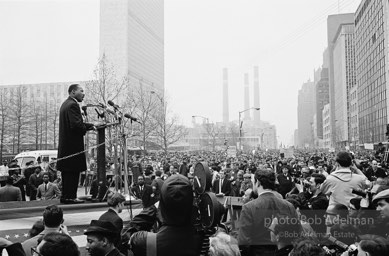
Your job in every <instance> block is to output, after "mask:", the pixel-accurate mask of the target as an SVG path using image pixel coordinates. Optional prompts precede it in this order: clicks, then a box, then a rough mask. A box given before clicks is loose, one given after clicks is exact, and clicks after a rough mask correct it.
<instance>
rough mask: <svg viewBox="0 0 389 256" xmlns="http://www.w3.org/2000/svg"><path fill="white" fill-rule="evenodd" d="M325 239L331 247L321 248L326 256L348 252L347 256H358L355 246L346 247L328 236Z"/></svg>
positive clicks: (335, 255)
mask: <svg viewBox="0 0 389 256" xmlns="http://www.w3.org/2000/svg"><path fill="white" fill-rule="evenodd" d="M327 239H328V241H330V242H331V244H332V246H329V245H327V246H322V248H323V250H324V251H325V252H326V255H328V256H337V255H341V254H343V253H344V252H346V251H347V252H348V255H349V256H357V255H358V247H357V246H356V245H355V244H352V245H350V246H348V245H347V244H345V243H343V242H341V241H339V240H338V239H336V238H335V237H333V236H331V235H330V236H328V237H327Z"/></svg>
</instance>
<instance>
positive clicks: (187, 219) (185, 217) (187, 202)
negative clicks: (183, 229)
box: [159, 174, 193, 226]
mask: <svg viewBox="0 0 389 256" xmlns="http://www.w3.org/2000/svg"><path fill="white" fill-rule="evenodd" d="M159 205H160V209H161V215H162V222H163V223H164V224H166V225H173V226H183V225H188V224H190V223H191V214H192V209H193V189H192V184H191V183H190V181H189V179H188V178H187V177H185V176H183V175H181V174H176V175H172V176H170V177H169V178H168V179H167V180H165V182H164V183H163V185H162V188H161V199H160V204H159Z"/></svg>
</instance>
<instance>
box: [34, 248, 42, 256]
mask: <svg viewBox="0 0 389 256" xmlns="http://www.w3.org/2000/svg"><path fill="white" fill-rule="evenodd" d="M31 255H38V256H43V255H42V254H40V253H39V252H38V251H37V250H36V247H31Z"/></svg>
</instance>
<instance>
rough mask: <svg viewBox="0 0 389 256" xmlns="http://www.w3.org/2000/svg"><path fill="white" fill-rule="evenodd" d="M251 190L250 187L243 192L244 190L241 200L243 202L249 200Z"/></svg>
mask: <svg viewBox="0 0 389 256" xmlns="http://www.w3.org/2000/svg"><path fill="white" fill-rule="evenodd" d="M252 191H253V190H252V189H251V188H249V189H247V190H246V191H245V192H244V195H243V196H242V200H243V203H244V204H245V203H248V202H249V201H250V200H251V192H252Z"/></svg>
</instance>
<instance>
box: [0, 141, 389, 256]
mask: <svg viewBox="0 0 389 256" xmlns="http://www.w3.org/2000/svg"><path fill="white" fill-rule="evenodd" d="M199 162H202V163H204V166H208V167H209V170H210V172H211V179H212V181H211V188H210V190H211V191H212V192H213V193H215V194H216V195H217V196H218V197H228V196H232V197H240V198H242V202H243V205H242V206H241V207H234V212H235V213H236V214H237V216H238V219H237V223H238V225H237V226H236V227H235V228H234V229H232V228H231V222H232V221H231V217H232V216H230V213H227V211H223V213H224V214H223V217H222V218H221V223H219V225H216V226H215V227H213V228H212V230H211V231H212V232H211V234H207V232H204V229H199V228H198V226H196V225H194V220H193V218H192V217H193V215H194V213H193V205H194V203H193V202H194V201H195V193H194V192H193V183H194V182H195V179H196V177H195V168H194V167H195V165H196V164H197V163H199ZM27 169H28V168H27ZM27 169H26V170H27ZM37 169H38V168H36V169H34V173H33V174H31V175H30V177H29V178H28V183H22V185H20V183H21V182H20V180H22V179H25V180H26V177H23V176H21V175H20V174H19V171H16V173H12V174H11V173H10V176H9V177H10V178H9V179H8V180H7V184H6V185H5V186H4V187H2V188H0V201H1V200H2V198H4V195H2V194H3V193H2V191H4V190H3V188H8V190H9V188H10V187H13V188H16V189H18V190H19V191H20V193H21V195H20V198H23V195H22V194H23V192H21V190H22V188H23V189H25V188H26V189H29V190H30V191H29V192H28V193H29V194H27V191H26V194H27V196H28V197H30V200H33V199H31V196H32V195H33V194H35V193H36V198H37V199H40V200H49V199H50V198H49V195H47V194H43V193H44V192H47V190H48V189H47V187H46V186H45V184H46V185H47V184H52V187H54V188H56V189H54V188H53V191H57V189H58V191H57V192H58V193H57V192H54V195H53V196H52V198H56V197H59V196H60V193H61V190H60V189H59V188H60V186H61V183H60V173H58V174H57V173H56V172H55V171H54V170H45V171H43V172H42V171H41V170H37ZM26 170H24V174H25V175H26ZM129 171H130V172H129V173H130V179H129V180H130V183H131V185H130V188H129V190H130V191H131V195H132V196H133V197H135V198H137V199H139V200H140V201H141V202H142V204H143V210H142V212H141V213H140V214H139V215H137V216H135V217H134V218H133V219H132V220H124V222H125V223H127V222H128V224H126V225H124V224H123V220H122V219H121V218H120V217H119V215H118V213H120V212H121V211H122V210H123V208H124V207H125V198H124V197H123V196H122V195H121V194H119V193H117V192H112V193H109V194H108V197H107V203H108V205H109V210H108V211H107V212H106V213H104V214H103V215H102V216H101V217H100V219H99V220H91V223H90V226H89V228H88V229H87V231H86V232H85V235H86V236H87V248H86V249H87V250H88V251H89V253H90V255H92V256H94V255H96V256H97V255H122V254H123V255H146V254H147V255H206V254H204V250H202V248H204V244H206V247H207V248H206V253H207V254H209V255H371V256H375V255H389V242H388V230H389V172H388V166H387V159H386V156H385V150H383V148H380V149H379V150H377V151H374V152H373V151H366V152H345V151H341V152H338V153H328V152H320V151H315V152H312V151H311V152H310V151H298V150H295V151H294V153H293V156H290V157H286V156H285V155H284V154H282V153H281V154H280V152H279V151H266V152H265V151H257V152H252V153H250V154H239V155H237V156H232V157H231V156H228V155H227V154H226V152H217V153H214V152H190V153H188V152H187V153H171V154H170V155H169V156H165V155H162V154H158V153H155V154H149V155H147V156H133V157H132V158H131V159H130V163H129ZM27 173H28V172H27ZM37 176H39V177H41V179H42V183H41V184H38V185H34V186H32V185H33V184H32V182H30V181H33V180H34V179H36V178H34V177H37ZM131 181H133V182H131ZM18 182H19V183H18ZM27 184H29V185H28V186H29V188H27V186H26V185H27ZM95 184H96V182H95ZM111 185H112V184H111ZM21 187H22V188H21ZM108 189H109V188H108ZM31 191H34V192H33V194H31V193H32V192H31ZM39 191H41V192H39ZM91 191H92V193H94V194H93V195H92V196H94V197H96V195H97V194H96V191H97V190H96V188H95V189H94V190H93V189H92V190H91ZM93 191H95V192H93ZM18 198H19V196H18ZM62 217H63V212H62V209H61V208H60V207H58V206H54V205H53V206H49V207H47V208H46V210H45V212H44V214H43V226H44V227H43V231H41V232H35V233H38V234H37V235H36V236H33V237H31V238H30V239H28V240H27V241H25V242H23V243H22V244H21V245H17V244H10V243H9V242H7V241H5V240H4V239H0V245H1V246H3V247H6V248H7V250H12V249H14V250H17V248H18V246H19V249H20V248H22V250H21V251H20V253H21V254H14V255H34V254H33V252H34V251H37V252H38V255H43V256H49V255H54V254H51V253H50V252H49V251H50V250H53V251H56V255H57V256H61V255H62V254H61V253H64V254H63V255H78V253H79V250H78V249H77V245H75V244H74V242H72V240H71V238H69V236H66V233H67V231H66V226H64V225H63V223H62V220H63V218H62ZM205 231H210V230H205ZM53 233H54V234H53ZM63 244H66V245H67V246H66V247H59V246H63ZM73 244H74V245H73ZM49 247H50V248H49ZM15 248H16V249H15ZM61 248H63V249H61ZM150 252H152V253H154V254H148V253H150ZM358 253H361V254H358ZM11 255H12V254H11Z"/></svg>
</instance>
